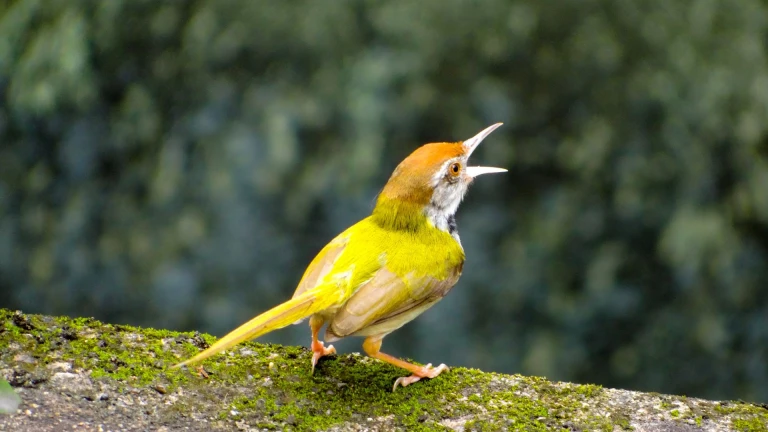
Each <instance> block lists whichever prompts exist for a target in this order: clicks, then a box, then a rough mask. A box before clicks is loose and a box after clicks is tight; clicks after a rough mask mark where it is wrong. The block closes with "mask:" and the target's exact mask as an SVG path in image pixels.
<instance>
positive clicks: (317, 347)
mask: <svg viewBox="0 0 768 432" xmlns="http://www.w3.org/2000/svg"><path fill="white" fill-rule="evenodd" d="M312 352H313V354H312V373H313V374H314V373H315V366H316V365H317V362H318V360H320V357H323V356H327V355H331V354H336V348H334V347H333V345H328V348H326V347H325V345H324V344H323V343H322V342H320V341H314V342H312Z"/></svg>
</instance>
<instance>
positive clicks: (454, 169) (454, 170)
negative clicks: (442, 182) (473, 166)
mask: <svg viewBox="0 0 768 432" xmlns="http://www.w3.org/2000/svg"><path fill="white" fill-rule="evenodd" d="M448 172H449V173H451V175H452V176H457V175H459V172H461V164H460V163H459V162H454V163H452V164H451V166H450V167H448Z"/></svg>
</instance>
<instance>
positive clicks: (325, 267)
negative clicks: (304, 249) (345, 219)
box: [293, 230, 351, 298]
mask: <svg viewBox="0 0 768 432" xmlns="http://www.w3.org/2000/svg"><path fill="white" fill-rule="evenodd" d="M350 237H351V230H347V231H345V232H343V233H341V234H339V235H338V236H336V238H334V239H333V240H331V242H330V243H328V244H327V245H325V247H324V248H323V249H322V250H321V251H320V252H319V253H318V254H317V256H315V258H314V259H313V260H312V262H311V263H309V266H307V269H306V270H305V271H304V276H302V277H301V281H299V285H298V286H297V287H296V292H294V293H293V297H294V298H295V297H298V296H300V295H301V294H303V293H304V292H305V291H307V290H309V289H312V288H314V287H315V286H317V285H318V284H319V283H320V282H322V280H323V278H325V277H326V276H327V275H328V273H330V272H331V270H333V266H334V265H335V264H336V262H337V261H338V260H339V258H340V257H341V255H342V253H343V252H344V250H345V249H346V247H347V245H348V244H349V239H350Z"/></svg>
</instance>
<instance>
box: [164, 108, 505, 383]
mask: <svg viewBox="0 0 768 432" xmlns="http://www.w3.org/2000/svg"><path fill="white" fill-rule="evenodd" d="M499 126H501V123H496V124H494V125H492V126H489V127H487V128H486V129H484V130H483V131H481V132H480V133H478V134H477V135H475V136H474V137H472V138H470V139H468V140H466V141H463V142H455V143H432V144H426V145H423V146H421V147H419V148H418V149H416V150H415V151H414V152H413V153H411V154H410V155H409V156H408V157H407V158H405V160H403V161H402V162H401V163H400V165H398V166H397V168H395V171H394V172H393V173H392V176H391V177H390V179H389V181H388V182H387V184H386V186H384V189H383V190H382V191H381V193H380V194H379V197H378V199H377V201H376V206H375V208H374V209H373V212H372V213H371V215H370V216H368V217H367V218H365V219H363V220H361V221H360V222H358V223H356V224H354V225H352V226H351V227H350V228H349V229H347V230H346V231H344V232H343V233H341V234H339V235H338V236H337V237H336V238H335V239H333V240H332V241H331V242H330V243H329V244H328V245H326V246H325V247H324V248H323V249H322V250H321V251H320V253H318V254H317V256H316V257H315V259H314V260H312V262H311V263H310V264H309V267H307V270H306V271H305V272H304V276H303V277H302V278H301V281H300V282H299V286H298V287H297V288H296V292H295V293H294V294H293V298H292V299H291V300H288V301H286V302H285V303H283V304H280V305H278V306H276V307H274V308H273V309H270V310H268V311H267V312H264V313H263V314H261V315H259V316H257V317H256V318H253V319H252V320H250V321H248V322H247V323H245V324H243V325H241V326H240V327H238V328H237V329H235V330H233V331H232V332H231V333H229V334H227V335H226V336H224V337H222V338H221V339H219V340H218V341H217V342H216V343H215V344H213V345H212V346H211V347H210V348H208V349H206V350H205V351H203V352H201V353H200V354H198V355H196V356H194V357H192V358H191V359H189V360H186V361H184V362H182V363H179V364H178V365H176V366H174V367H180V366H183V365H186V364H190V363H193V362H198V361H201V360H203V359H206V358H208V357H210V356H212V355H214V354H217V353H219V352H221V351H223V350H225V349H227V348H229V347H231V346H233V345H235V344H238V343H240V342H243V341H246V340H249V339H253V338H256V337H259V336H262V335H264V334H266V333H269V332H271V331H273V330H275V329H279V328H283V327H285V326H287V325H289V324H292V323H293V324H298V323H299V322H301V321H303V320H304V319H306V318H309V327H310V328H311V330H312V345H311V347H312V352H313V353H314V355H313V356H312V370H313V372H314V369H315V365H316V364H317V361H318V360H319V359H320V358H321V357H323V356H325V355H329V354H334V353H335V352H336V350H335V349H334V348H333V345H330V346H328V347H325V346H324V344H323V342H321V341H319V340H318V334H319V333H320V329H321V328H322V326H323V325H324V324H326V323H327V324H328V326H327V328H326V330H325V338H324V339H325V340H326V341H328V342H333V341H336V340H338V339H341V338H343V337H347V336H364V337H365V341H364V342H363V350H365V352H366V354H368V355H369V356H371V357H374V358H377V359H379V360H383V361H385V362H387V363H391V364H393V365H395V366H397V367H400V368H403V369H406V370H408V371H409V372H411V374H412V375H410V376H408V377H401V378H398V379H397V380H396V381H395V384H394V387H393V390H394V389H396V388H397V386H398V385H401V386H407V385H409V384H413V383H414V382H417V381H419V380H420V379H422V378H434V377H436V376H438V375H439V374H440V373H441V372H443V371H446V370H448V367H446V366H445V365H444V364H441V365H440V366H438V367H432V365H431V364H428V365H426V366H419V365H415V364H412V363H408V362H406V361H403V360H400V359H397V358H395V357H392V356H390V355H388V354H385V353H383V352H381V351H380V349H381V342H382V340H383V339H384V337H385V336H386V335H388V334H389V333H391V332H393V331H395V330H397V329H399V328H400V327H402V326H403V325H404V324H406V323H408V322H409V321H411V320H412V319H414V318H416V317H417V316H419V315H420V314H421V313H423V312H424V311H426V310H427V309H429V308H430V307H432V306H433V305H434V304H435V303H437V302H438V301H440V299H442V298H443V297H444V296H445V295H446V294H448V291H450V289H451V288H452V287H453V285H454V284H455V283H456V281H457V280H458V279H459V276H460V275H461V270H462V267H463V265H464V249H463V248H462V246H461V242H460V240H459V233H458V231H457V229H456V219H455V214H456V210H457V209H458V207H459V203H460V202H461V200H462V199H463V198H464V194H465V193H466V192H467V188H468V187H469V185H470V184H471V183H472V181H473V179H474V178H475V177H477V176H479V175H481V174H488V173H498V172H505V171H506V170H505V169H502V168H491V167H472V166H468V165H467V161H468V159H469V156H470V155H471V154H472V152H473V151H475V149H476V148H477V146H478V145H479V144H480V143H481V142H482V141H483V139H484V138H485V137H487V136H488V135H489V134H490V133H491V132H493V130H494V129H496V128H497V127H499Z"/></svg>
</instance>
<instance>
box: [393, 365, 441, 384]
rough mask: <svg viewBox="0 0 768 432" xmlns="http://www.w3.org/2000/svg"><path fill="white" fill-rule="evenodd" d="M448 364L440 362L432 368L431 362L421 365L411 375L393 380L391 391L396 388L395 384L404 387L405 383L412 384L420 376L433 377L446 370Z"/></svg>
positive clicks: (419, 378) (418, 379)
mask: <svg viewBox="0 0 768 432" xmlns="http://www.w3.org/2000/svg"><path fill="white" fill-rule="evenodd" d="M448 370H450V369H448V366H446V365H444V364H441V365H440V366H438V367H436V368H433V367H432V363H429V364H427V365H426V366H423V367H422V368H421V369H420V370H419V371H418V372H415V373H414V374H413V375H411V376H407V377H400V378H398V379H397V380H395V385H394V386H393V387H392V391H395V390H397V386H402V387H405V386H407V385H410V384H413V383H415V382H417V381H420V380H421V379H422V378H434V377H436V376H438V375H440V374H441V373H442V372H444V371H448Z"/></svg>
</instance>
